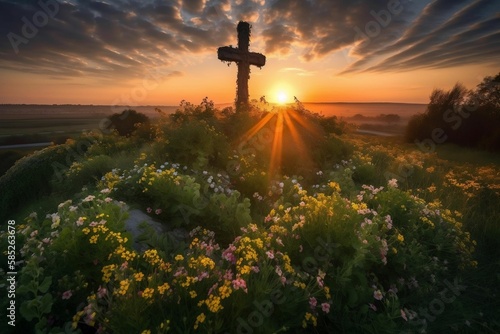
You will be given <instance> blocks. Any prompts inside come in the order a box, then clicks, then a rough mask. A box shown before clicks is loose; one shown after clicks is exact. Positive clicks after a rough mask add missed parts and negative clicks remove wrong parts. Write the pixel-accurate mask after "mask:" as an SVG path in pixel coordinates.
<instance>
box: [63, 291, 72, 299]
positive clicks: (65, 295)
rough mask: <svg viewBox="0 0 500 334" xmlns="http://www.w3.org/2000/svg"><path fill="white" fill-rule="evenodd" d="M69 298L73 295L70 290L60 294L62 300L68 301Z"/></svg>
mask: <svg viewBox="0 0 500 334" xmlns="http://www.w3.org/2000/svg"><path fill="white" fill-rule="evenodd" d="M71 296H73V293H72V292H71V290H68V291H64V292H63V294H62V299H70V298H71Z"/></svg>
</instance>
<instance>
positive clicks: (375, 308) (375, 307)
mask: <svg viewBox="0 0 500 334" xmlns="http://www.w3.org/2000/svg"><path fill="white" fill-rule="evenodd" d="M368 306H370V308H371V309H372V310H374V311H377V306H375V305H373V304H372V303H370V304H368Z"/></svg>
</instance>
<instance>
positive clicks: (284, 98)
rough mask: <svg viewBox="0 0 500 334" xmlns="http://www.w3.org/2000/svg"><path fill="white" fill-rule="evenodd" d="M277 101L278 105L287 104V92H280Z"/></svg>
mask: <svg viewBox="0 0 500 334" xmlns="http://www.w3.org/2000/svg"><path fill="white" fill-rule="evenodd" d="M276 99H277V100H278V103H280V104H285V103H286V101H288V96H287V95H286V93H285V92H283V91H280V92H278V94H277V95H276Z"/></svg>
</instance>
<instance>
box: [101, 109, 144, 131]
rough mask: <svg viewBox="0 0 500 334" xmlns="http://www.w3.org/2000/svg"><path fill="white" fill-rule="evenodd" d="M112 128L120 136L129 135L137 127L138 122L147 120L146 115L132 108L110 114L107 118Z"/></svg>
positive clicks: (141, 122)
mask: <svg viewBox="0 0 500 334" xmlns="http://www.w3.org/2000/svg"><path fill="white" fill-rule="evenodd" d="M109 120H110V122H111V126H112V128H113V129H115V130H116V131H118V134H119V135H120V136H125V137H129V136H130V135H132V133H133V132H134V131H135V130H136V129H137V126H138V125H139V124H143V123H147V122H149V118H148V116H146V115H144V114H142V113H139V112H137V111H135V110H132V109H126V110H124V111H122V112H121V113H119V114H118V113H116V114H113V115H111V117H110V118H109Z"/></svg>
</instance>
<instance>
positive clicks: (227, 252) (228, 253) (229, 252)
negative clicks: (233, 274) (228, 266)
mask: <svg viewBox="0 0 500 334" xmlns="http://www.w3.org/2000/svg"><path fill="white" fill-rule="evenodd" d="M235 250H236V246H235V245H233V244H230V245H229V247H228V248H227V249H226V250H224V251H223V252H222V258H223V259H225V260H227V261H229V262H231V263H236V256H234V254H233V252H234V251H235Z"/></svg>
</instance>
